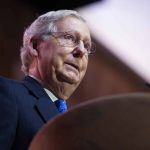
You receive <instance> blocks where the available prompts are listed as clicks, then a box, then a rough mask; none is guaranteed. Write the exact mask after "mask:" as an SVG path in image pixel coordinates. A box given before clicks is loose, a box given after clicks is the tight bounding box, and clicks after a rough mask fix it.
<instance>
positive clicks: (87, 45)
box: [84, 43, 91, 52]
mask: <svg viewBox="0 0 150 150" xmlns="http://www.w3.org/2000/svg"><path fill="white" fill-rule="evenodd" d="M84 48H85V49H86V50H87V51H88V52H90V50H91V44H90V43H84Z"/></svg>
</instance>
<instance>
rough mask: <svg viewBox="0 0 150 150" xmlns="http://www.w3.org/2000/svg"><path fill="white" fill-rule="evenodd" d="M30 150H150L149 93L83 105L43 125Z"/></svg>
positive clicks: (100, 99)
mask: <svg viewBox="0 0 150 150" xmlns="http://www.w3.org/2000/svg"><path fill="white" fill-rule="evenodd" d="M29 150H150V94H145V93H135V94H128V95H118V96H110V97H103V98H97V99H94V100H91V101H89V102H86V103H83V104H80V105H78V106H76V107H74V108H73V109H70V110H69V111H68V112H67V113H64V114H61V115H59V116H57V117H56V118H54V119H52V120H51V121H49V122H48V123H47V124H46V125H44V126H43V127H42V129H41V130H40V131H39V132H38V133H37V135H36V136H35V137H34V139H33V141H32V143H31V145H30V148H29Z"/></svg>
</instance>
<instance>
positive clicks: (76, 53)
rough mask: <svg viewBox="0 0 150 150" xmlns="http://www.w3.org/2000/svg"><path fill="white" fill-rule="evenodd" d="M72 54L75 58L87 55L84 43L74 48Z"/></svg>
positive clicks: (81, 42)
mask: <svg viewBox="0 0 150 150" xmlns="http://www.w3.org/2000/svg"><path fill="white" fill-rule="evenodd" d="M72 53H73V56H74V57H83V56H84V55H85V54H86V53H87V52H86V50H85V48H84V43H83V41H80V42H79V44H78V45H77V46H76V47H75V48H74V50H73V52H72Z"/></svg>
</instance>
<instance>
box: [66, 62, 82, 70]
mask: <svg viewBox="0 0 150 150" xmlns="http://www.w3.org/2000/svg"><path fill="white" fill-rule="evenodd" d="M66 64H67V65H70V66H72V67H73V68H75V69H76V70H78V71H79V66H78V65H76V64H74V63H66Z"/></svg>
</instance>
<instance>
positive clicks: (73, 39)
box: [64, 33, 76, 42]
mask: <svg viewBox="0 0 150 150" xmlns="http://www.w3.org/2000/svg"><path fill="white" fill-rule="evenodd" d="M64 39H66V40H70V41H72V42H76V38H75V37H74V36H73V35H71V34H68V33H66V34H64Z"/></svg>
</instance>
